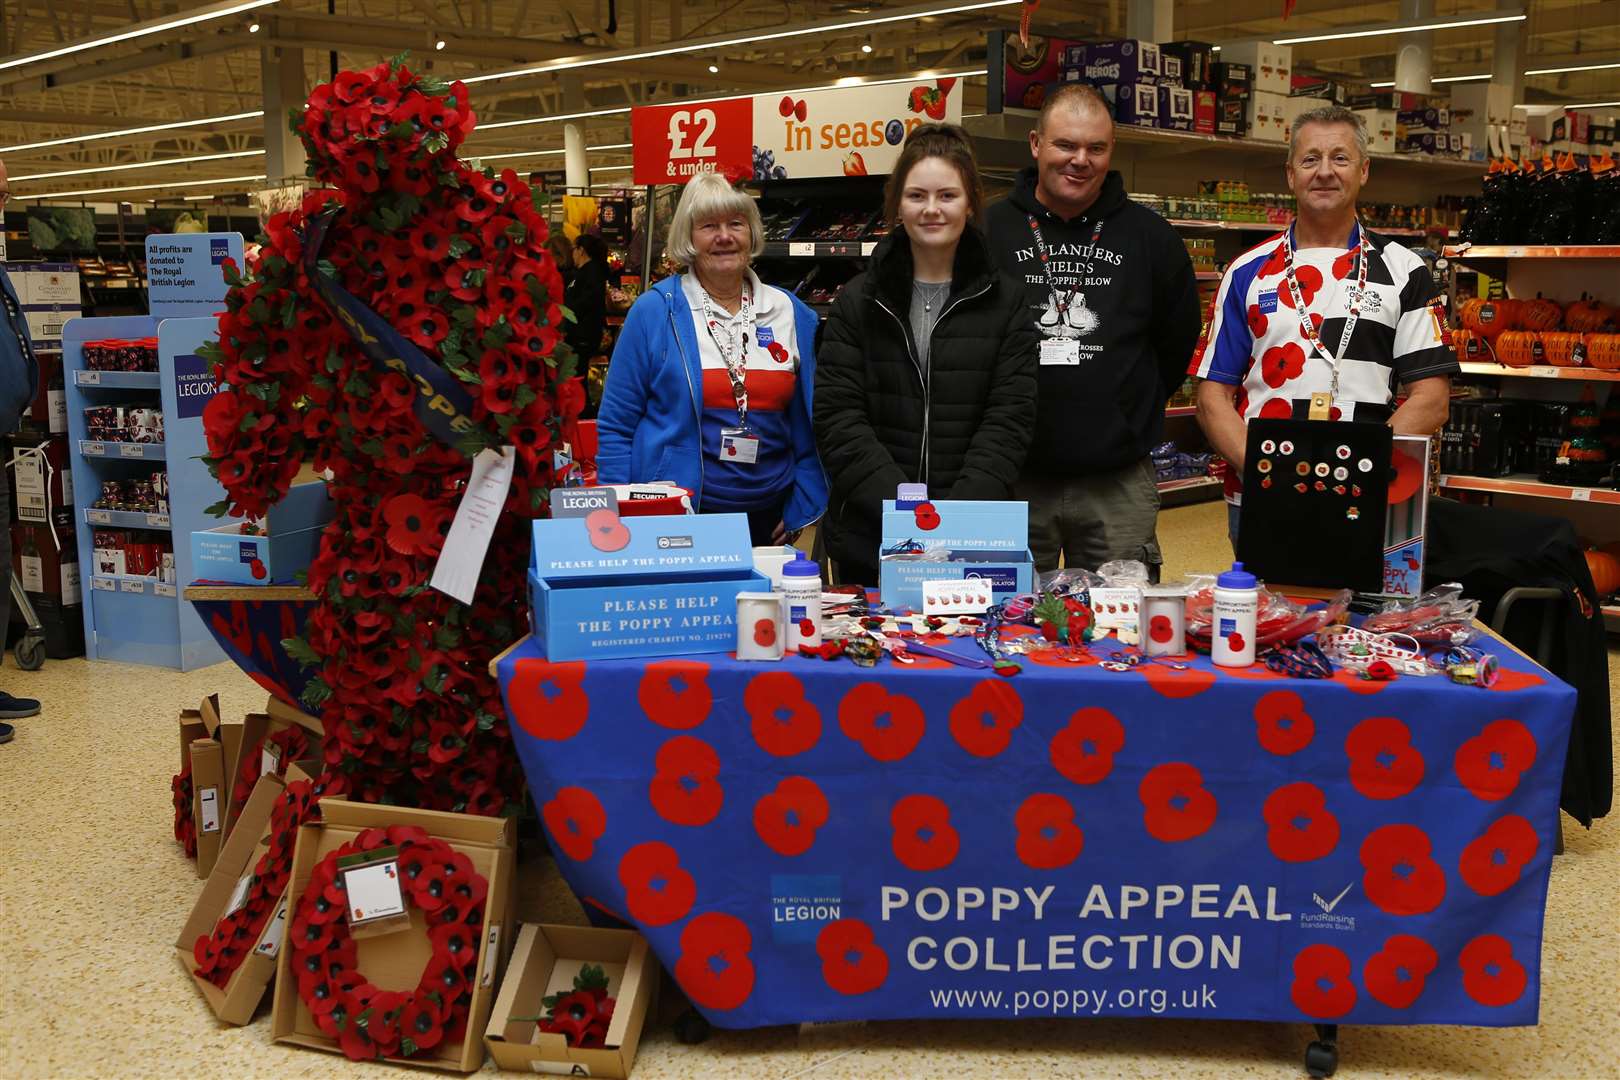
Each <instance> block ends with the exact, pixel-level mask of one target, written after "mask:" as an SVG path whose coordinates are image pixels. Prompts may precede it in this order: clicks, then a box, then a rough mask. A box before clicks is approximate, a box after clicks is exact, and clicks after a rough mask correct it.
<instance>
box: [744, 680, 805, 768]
mask: <svg viewBox="0 0 1620 1080" xmlns="http://www.w3.org/2000/svg"><path fill="white" fill-rule="evenodd" d="M743 708H744V710H746V711H747V713H748V720H749V725H750V728H751V730H752V731H753V733H754V742H756V743H758V744H759V748H760V749H761V750H763V751H765V752H766V753H767V754H770V755H771V756H772V757H792V756H793V755H794V754H802V753H804V752H805V751H806V750H808V749H810V748H811V747H812V746H814V745H816V743H817V742H819V741H820V740H821V712H820V711H819V710H818V709H817V708H816V707H815V706H814V705H812V704H811V703H810V702H809V701H807V700H806V699H805V696H804V684H803V683H802V682H800V681H799V677H798V676H797V675H790V674H788V673H787V672H785V671H768V672H765V673H764V674H762V675H755V676H754V677H753V679H751V680H750V681H749V683H748V689H746V690H744V691H743Z"/></svg>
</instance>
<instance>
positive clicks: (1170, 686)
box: [1133, 664, 1216, 701]
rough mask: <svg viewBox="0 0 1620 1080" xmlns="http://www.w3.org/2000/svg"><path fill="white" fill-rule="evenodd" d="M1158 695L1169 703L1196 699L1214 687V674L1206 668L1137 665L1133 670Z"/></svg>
mask: <svg viewBox="0 0 1620 1080" xmlns="http://www.w3.org/2000/svg"><path fill="white" fill-rule="evenodd" d="M1133 670H1134V671H1136V672H1137V673H1138V674H1139V675H1141V676H1142V678H1144V679H1145V680H1147V684H1148V685H1149V686H1151V687H1153V689H1154V691H1155V692H1157V693H1158V694H1159V695H1161V696H1163V697H1166V698H1169V699H1170V700H1171V701H1182V700H1185V699H1186V698H1190V697H1197V696H1198V695H1199V694H1202V693H1203V692H1204V691H1205V690H1208V689H1209V688H1210V687H1212V686H1214V685H1215V678H1216V676H1215V672H1213V671H1211V670H1209V669H1208V668H1201V667H1187V668H1179V669H1178V668H1173V667H1169V666H1167V665H1165V664H1139V665H1137V666H1136V667H1135V668H1134V669H1133Z"/></svg>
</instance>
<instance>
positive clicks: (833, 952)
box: [816, 919, 889, 996]
mask: <svg viewBox="0 0 1620 1080" xmlns="http://www.w3.org/2000/svg"><path fill="white" fill-rule="evenodd" d="M816 955H817V956H819V957H821V977H822V978H823V979H825V980H826V982H827V985H828V986H830V987H831V988H832V989H833V990H835V991H837V992H838V993H840V994H845V995H849V996H854V995H855V994H866V993H870V992H871V991H873V990H876V989H877V988H878V987H880V986H882V985H883V983H884V981H885V980H887V979H888V977H889V954H888V953H886V952H884V951H883V949H882V948H881V947H879V945H878V944H877V942H876V940H874V938H873V936H872V928H871V927H870V926H868V925H866V923H864V922H862V921H861V920H860V919H838V920H836V921H834V922H830V923H828V924H827V925H826V926H824V927H822V928H821V933H819V934H817V935H816Z"/></svg>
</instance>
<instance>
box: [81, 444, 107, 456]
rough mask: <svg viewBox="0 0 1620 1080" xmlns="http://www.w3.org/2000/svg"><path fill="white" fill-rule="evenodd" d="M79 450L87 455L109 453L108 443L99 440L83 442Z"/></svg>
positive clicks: (104, 454)
mask: <svg viewBox="0 0 1620 1080" xmlns="http://www.w3.org/2000/svg"><path fill="white" fill-rule="evenodd" d="M79 452H80V453H82V454H83V455H84V456H85V457H105V456H106V455H107V444H106V443H99V442H82V443H80V444H79Z"/></svg>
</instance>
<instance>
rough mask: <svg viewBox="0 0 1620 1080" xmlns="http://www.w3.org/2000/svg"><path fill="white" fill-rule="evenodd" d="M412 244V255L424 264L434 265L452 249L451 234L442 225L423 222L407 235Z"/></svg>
mask: <svg viewBox="0 0 1620 1080" xmlns="http://www.w3.org/2000/svg"><path fill="white" fill-rule="evenodd" d="M406 236H407V238H408V239H409V240H410V242H411V253H412V254H413V255H415V256H416V257H417V258H418V259H421V260H422V261H423V262H427V263H433V262H437V261H438V260H439V259H442V258H444V256H445V254H446V253H447V252H448V251H449V249H450V237H449V234H448V233H447V232H446V231H445V230H444V228H443V227H442V226H440V225H436V224H434V223H433V222H430V221H422V222H421V223H419V224H418V225H416V226H415V227H414V228H412V229H410V230H409V231H408V232H407V233H406Z"/></svg>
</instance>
